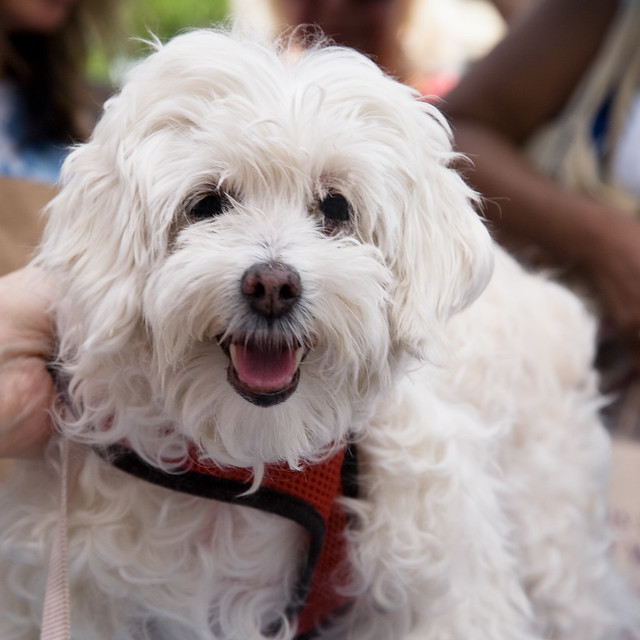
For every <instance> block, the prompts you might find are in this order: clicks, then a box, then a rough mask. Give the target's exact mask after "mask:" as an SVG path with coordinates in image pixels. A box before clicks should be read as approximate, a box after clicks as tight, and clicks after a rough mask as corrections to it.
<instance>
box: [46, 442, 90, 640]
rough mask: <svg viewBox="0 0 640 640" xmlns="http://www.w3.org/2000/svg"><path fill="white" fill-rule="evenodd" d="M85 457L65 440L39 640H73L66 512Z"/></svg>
mask: <svg viewBox="0 0 640 640" xmlns="http://www.w3.org/2000/svg"><path fill="white" fill-rule="evenodd" d="M84 455H85V448H84V447H82V446H81V445H79V444H77V443H75V442H71V441H70V440H68V439H66V438H65V439H64V440H63V442H62V468H61V476H62V477H61V481H60V516H59V518H58V524H57V526H56V531H55V535H54V539H53V546H52V548H51V556H50V559H49V574H48V576H47V588H46V592H45V597H44V611H43V614H42V627H41V630H40V640H71V603H70V599H69V551H68V531H67V511H68V503H69V493H70V491H71V489H72V488H73V486H74V484H75V482H76V480H77V478H78V474H79V473H80V469H81V467H82V461H83V460H84Z"/></svg>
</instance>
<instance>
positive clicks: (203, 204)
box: [189, 193, 229, 220]
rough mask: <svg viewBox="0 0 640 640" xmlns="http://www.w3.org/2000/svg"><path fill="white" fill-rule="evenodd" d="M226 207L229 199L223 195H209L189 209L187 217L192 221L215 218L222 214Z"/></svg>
mask: <svg viewBox="0 0 640 640" xmlns="http://www.w3.org/2000/svg"><path fill="white" fill-rule="evenodd" d="M228 206H229V199H228V198H227V196H225V195H224V194H223V193H210V194H208V195H206V196H204V198H201V199H200V200H198V201H197V202H196V203H195V204H194V205H193V206H192V207H190V208H189V217H191V218H193V219H194V220H206V219H207V218H215V217H216V216H219V215H220V214H221V213H224V212H225V210H226V209H227V207H228Z"/></svg>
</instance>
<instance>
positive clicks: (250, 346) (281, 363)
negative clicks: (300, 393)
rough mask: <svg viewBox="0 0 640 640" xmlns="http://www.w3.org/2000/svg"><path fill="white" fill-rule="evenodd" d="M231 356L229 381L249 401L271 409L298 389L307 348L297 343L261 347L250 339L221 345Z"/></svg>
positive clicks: (231, 341)
mask: <svg viewBox="0 0 640 640" xmlns="http://www.w3.org/2000/svg"><path fill="white" fill-rule="evenodd" d="M221 347H222V349H223V350H224V351H225V353H226V354H227V355H228V356H229V359H230V363H229V369H228V371H227V379H228V380H229V383H230V384H231V386H232V387H233V388H234V389H235V390H236V391H237V392H238V393H239V394H240V395H241V396H242V397H243V398H244V399H245V400H248V401H249V402H251V403H253V404H256V405H258V406H260V407H270V406H273V405H275V404H279V403H281V402H284V401H285V400H287V399H288V398H289V397H290V396H291V395H292V394H293V392H294V391H295V390H296V388H297V386H298V382H299V380H300V362H301V361H302V359H303V358H304V356H305V355H306V350H305V348H304V347H303V346H302V345H300V344H296V345H294V346H291V345H285V344H278V345H274V344H269V345H263V344H258V343H256V342H255V341H252V340H250V339H242V340H235V339H232V340H227V341H224V342H222V343H221Z"/></svg>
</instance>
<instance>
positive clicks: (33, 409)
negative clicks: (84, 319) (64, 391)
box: [0, 268, 54, 458]
mask: <svg viewBox="0 0 640 640" xmlns="http://www.w3.org/2000/svg"><path fill="white" fill-rule="evenodd" d="M52 298H53V286H52V284H51V282H50V281H49V280H48V279H47V278H46V277H45V276H43V274H42V273H41V272H39V271H37V270H36V269H33V268H26V269H21V270H19V271H14V272H13V273H10V274H8V275H6V276H3V277H1V278H0V457H14V458H15V457H31V456H36V455H38V454H39V453H40V452H41V450H42V448H43V447H44V444H45V443H46V442H47V440H48V438H49V436H50V435H51V432H52V422H51V417H50V414H49V412H48V409H49V407H50V405H51V401H52V398H53V393H54V385H53V380H52V378H51V376H50V375H49V372H48V371H47V362H48V361H49V360H50V358H51V355H52V351H53V336H52V327H51V323H50V318H49V315H48V308H49V305H50V303H51V300H52Z"/></svg>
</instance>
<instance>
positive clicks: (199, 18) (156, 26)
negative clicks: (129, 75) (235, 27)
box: [125, 0, 228, 40]
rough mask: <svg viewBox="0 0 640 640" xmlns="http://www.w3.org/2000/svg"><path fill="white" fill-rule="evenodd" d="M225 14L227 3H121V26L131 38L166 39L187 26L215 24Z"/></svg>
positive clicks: (140, 0)
mask: <svg viewBox="0 0 640 640" xmlns="http://www.w3.org/2000/svg"><path fill="white" fill-rule="evenodd" d="M227 12H228V3H227V0H125V25H126V26H127V28H128V30H129V32H130V33H131V34H133V35H134V36H140V37H143V38H145V37H148V34H149V32H151V33H154V34H155V35H157V36H158V37H159V38H160V39H161V40H166V39H167V38H170V37H171V36H173V35H175V34H176V33H178V32H179V31H182V30H183V29H185V28H188V27H206V26H210V25H212V24H216V23H219V22H221V21H222V20H224V18H225V17H226V16H227Z"/></svg>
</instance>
